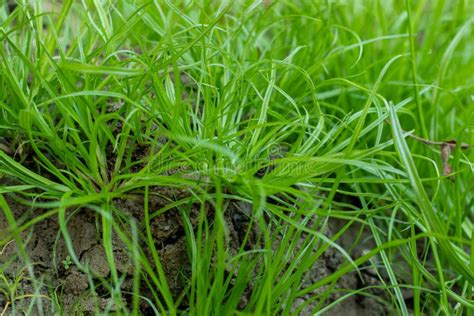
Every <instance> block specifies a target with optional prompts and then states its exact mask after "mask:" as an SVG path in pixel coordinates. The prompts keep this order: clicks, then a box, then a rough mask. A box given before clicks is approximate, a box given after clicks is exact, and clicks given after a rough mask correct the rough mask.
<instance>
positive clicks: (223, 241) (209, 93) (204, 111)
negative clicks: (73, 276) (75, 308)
mask: <svg viewBox="0 0 474 316" xmlns="http://www.w3.org/2000/svg"><path fill="white" fill-rule="evenodd" d="M473 13H474V3H473V2H472V1H463V0H458V1H410V0H407V1H405V2H403V1H382V0H371V1H343V0H340V1H296V2H295V1H283V0H282V1H274V2H272V1H266V2H261V1H234V2H228V1H176V2H175V1H82V2H81V1H63V2H62V3H61V4H59V3H54V2H48V1H37V2H35V3H33V4H30V5H26V4H20V5H19V6H18V7H17V8H16V9H15V10H14V11H13V12H11V13H10V14H9V13H8V10H7V6H3V7H2V8H1V9H0V39H1V43H2V48H1V49H0V113H1V115H0V176H1V177H2V178H3V179H8V182H5V183H8V184H5V185H3V186H2V187H1V188H0V208H1V209H2V211H3V213H4V215H5V216H6V218H7V219H8V223H9V231H8V233H7V234H5V236H3V239H2V240H1V241H0V249H1V248H2V247H4V246H5V245H6V244H7V243H8V242H11V240H16V242H17V243H18V244H20V245H21V244H22V240H21V237H20V234H21V232H22V231H25V230H26V229H28V228H29V227H31V226H32V225H34V224H36V223H38V222H39V221H42V220H48V218H49V217H57V218H58V221H59V223H60V233H61V236H62V238H64V239H65V240H66V243H67V245H68V249H69V250H70V258H71V260H72V265H75V266H76V267H79V268H80V269H81V270H82V271H88V269H89V268H88V267H87V266H84V265H83V263H81V262H80V260H79V258H78V257H77V254H75V253H74V249H73V247H72V241H71V240H70V237H69V232H68V226H67V222H68V221H69V220H70V218H71V216H73V215H71V212H75V211H80V210H81V209H84V208H87V209H91V210H93V211H94V212H95V213H96V214H97V216H98V219H99V220H98V222H99V223H100V225H101V228H100V231H101V234H102V235H101V239H102V243H103V246H104V249H105V255H106V257H107V262H108V263H109V266H110V270H111V273H110V278H109V279H105V280H102V285H104V284H105V285H106V288H107V289H108V295H109V296H110V297H112V298H113V301H114V302H115V307H114V308H116V309H118V310H119V311H120V312H122V313H125V314H127V313H133V314H138V313H139V305H140V301H142V300H147V301H148V302H149V305H150V306H152V309H153V310H154V311H155V312H159V313H169V314H173V315H174V314H179V313H182V312H184V311H185V310H186V312H187V313H190V314H193V315H208V314H216V315H230V314H233V313H236V311H237V310H239V309H240V312H241V313H243V314H246V313H251V314H256V315H261V314H276V313H282V314H291V313H298V312H299V311H302V310H303V309H304V308H305V307H308V306H312V309H313V310H314V312H317V311H328V310H331V308H332V307H334V306H335V305H336V304H337V303H339V302H340V301H343V300H344V299H347V298H348V297H351V296H353V295H364V292H366V290H367V293H368V288H369V286H368V288H367V289H365V288H363V289H361V290H360V291H359V292H356V291H349V292H348V293H345V294H346V295H344V296H341V297H340V298H339V299H338V300H336V301H335V302H333V303H332V304H330V303H331V302H330V300H328V297H329V295H330V294H331V291H335V289H334V284H335V283H336V282H337V281H338V280H339V279H340V278H341V277H344V275H347V274H348V273H350V272H352V271H357V270H358V269H360V268H361V267H362V266H363V265H372V267H373V269H375V271H377V273H378V274H379V276H380V279H381V282H382V284H383V285H381V286H379V288H380V289H381V290H382V291H383V292H384V293H386V294H387V295H388V296H387V297H389V298H390V299H389V300H386V301H384V304H385V305H386V307H387V309H388V310H391V311H392V312H396V313H400V314H405V315H406V314H408V313H409V312H414V313H415V314H420V313H425V314H437V313H441V314H443V313H446V314H456V315H463V314H472V312H473V310H474V301H473V299H472V288H473V286H474V255H473V252H472V249H473V246H474V236H473V234H472V231H473V219H474V216H473V214H474V202H473V192H474V191H473V188H474V176H473V164H472V161H473V160H474V156H473V152H472V150H470V149H464V148H462V146H460V145H459V146H455V145H454V146H451V145H450V146H449V148H450V149H451V150H450V153H449V154H450V155H449V161H444V163H445V164H447V163H449V166H450V167H451V170H452V173H451V174H444V173H443V168H444V167H443V160H442V158H441V154H442V148H443V147H442V146H439V145H434V144H427V143H426V142H425V143H424V142H420V141H419V140H417V139H415V138H413V137H410V135H416V136H418V137H421V138H423V139H425V140H427V141H428V142H429V141H438V142H444V141H448V140H454V141H455V144H461V143H466V144H474V133H473V128H474V125H473V124H474V121H473V113H474V76H473V70H474V46H473V45H474V41H473V38H474V31H473V26H474V18H473ZM144 149H146V150H144ZM141 151H143V152H144V154H139V153H140V152H141ZM263 171H265V172H263ZM263 173H264V174H263ZM0 180H2V179H0ZM156 187H159V188H170V189H172V190H175V191H185V192H188V193H189V194H187V195H185V197H182V198H173V197H170V199H169V205H168V206H167V207H165V208H163V209H150V207H149V204H148V202H147V201H148V197H149V196H150V195H151V194H154V192H155V191H154V188H156ZM131 193H139V194H142V195H143V196H144V200H145V204H144V209H143V212H144V214H145V215H144V216H145V221H144V223H137V222H136V221H134V220H133V219H130V217H129V216H127V215H126V214H124V213H123V210H120V209H119V208H117V207H116V206H115V204H114V201H115V200H117V199H121V198H127V196H128V194H131ZM3 196H12V197H14V198H15V199H17V200H19V201H21V202H22V203H24V204H27V205H29V206H30V207H31V208H34V209H43V210H44V212H43V213H42V214H43V215H41V216H40V217H30V218H26V219H25V218H22V219H21V220H20V219H18V218H14V216H13V212H12V210H11V209H10V207H9V205H8V203H7V200H6V199H5V198H4V197H3ZM231 200H233V201H241V202H242V203H243V204H245V205H250V206H249V207H250V209H249V210H250V211H249V216H250V220H251V222H252V223H254V224H255V225H256V226H257V227H258V230H259V244H258V247H256V246H254V247H253V249H250V250H249V249H248V247H246V246H245V245H246V244H247V243H248V239H247V240H245V241H244V243H243V244H242V245H241V246H240V248H239V249H238V251H237V252H236V253H232V252H231V251H230V250H229V245H228V239H229V236H228V234H229V231H228V228H227V227H226V224H225V219H224V216H225V214H226V212H230V211H232V209H231V208H230V204H229V201H231ZM191 205H199V206H200V207H199V219H198V224H197V226H196V227H194V226H193V224H192V221H191V218H190V215H191V213H190V212H191V211H190V209H191ZM170 209H177V210H179V213H180V215H181V217H182V219H183V223H184V227H185V231H186V241H187V247H188V255H189V258H190V261H191V267H192V273H191V277H190V279H189V280H188V281H189V285H188V287H187V288H186V289H185V291H184V292H183V293H182V295H180V296H178V297H175V296H174V295H173V294H172V293H171V290H170V287H169V280H167V279H166V277H165V272H164V271H163V268H162V265H161V262H160V260H161V259H160V255H159V251H158V250H157V249H156V248H155V243H154V241H153V236H152V233H151V229H150V219H151V218H153V217H156V216H157V215H159V214H163V213H164V212H168V211H169V210H170ZM210 209H212V214H213V216H212V217H213V218H212V220H210V219H209V218H208V214H209V212H210V211H209V210H210ZM334 219H339V220H344V223H345V225H344V226H343V229H342V230H341V231H339V232H335V234H333V235H329V236H328V235H327V234H326V233H325V232H326V228H327V226H328V225H329V224H328V223H329V222H330V221H332V220H334ZM356 223H358V224H361V228H360V232H362V230H364V229H365V230H368V231H370V234H371V239H373V241H374V242H375V246H374V248H373V249H367V251H366V252H365V253H364V254H363V255H361V256H360V257H357V258H353V257H351V254H350V250H348V249H343V248H342V247H341V246H340V245H339V244H338V240H339V238H341V236H343V234H344V233H345V232H346V231H347V230H348V229H349V227H351V225H353V224H356ZM141 224H143V225H144V226H143V229H141V227H142V226H140V225H141ZM115 234H117V235H118V236H119V237H120V239H121V240H122V241H123V242H124V243H125V244H126V245H127V246H128V247H129V249H131V258H132V262H133V271H134V277H133V282H134V286H133V293H131V294H130V293H122V290H121V282H122V275H121V273H120V272H119V271H118V270H117V267H116V260H115V258H114V253H113V249H112V248H113V245H112V236H113V235H115ZM354 237H355V238H354V240H353V242H354V245H356V244H357V243H358V242H360V240H359V237H360V236H354ZM145 248H146V249H151V250H150V251H151V254H152V260H150V258H148V257H147V256H146V255H145ZM330 248H333V249H336V250H337V251H338V252H340V253H341V254H342V256H343V257H344V258H345V262H344V264H343V265H342V266H341V268H340V269H338V270H336V271H334V272H333V273H332V274H330V275H327V276H324V278H322V279H319V280H317V281H316V282H314V283H313V284H311V285H310V286H309V287H304V286H303V283H304V282H303V281H304V279H305V273H306V272H307V271H308V270H309V269H310V268H311V267H312V266H314V265H315V264H316V263H317V262H318V260H321V256H322V255H323V254H324V252H325V251H327V250H328V249H330ZM19 249H20V253H19V255H20V256H21V257H22V258H23V260H24V264H25V267H26V271H27V272H25V274H24V275H25V277H29V278H31V279H32V280H33V283H34V285H35V288H36V290H35V291H36V292H35V293H29V295H30V296H31V297H37V298H38V299H36V300H32V303H31V309H32V310H33V309H35V310H38V311H42V310H43V309H44V308H45V307H44V306H42V305H44V304H45V303H44V302H50V304H51V307H50V308H52V309H53V310H56V311H60V310H61V308H62V307H61V298H60V297H56V298H55V297H54V295H55V294H54V293H50V295H49V298H50V300H49V301H43V303H39V302H40V300H39V298H40V297H41V295H44V294H41V293H42V292H41V288H42V287H43V282H42V280H41V278H39V277H38V275H37V274H35V273H34V270H33V266H34V265H33V263H32V262H31V261H30V260H29V259H28V254H27V253H26V251H25V249H24V247H21V246H20V247H19ZM0 264H1V265H0V279H3V280H4V281H5V282H6V283H8V282H10V281H8V280H6V278H1V276H2V273H3V272H2V269H3V268H5V265H6V263H5V264H4V263H0ZM58 264H61V263H58ZM2 267H3V268H2ZM401 268H402V269H409V271H405V272H406V273H404V274H403V275H404V276H405V275H408V276H409V277H402V275H401V274H400V271H399V270H400V269H401ZM28 273H29V275H28ZM382 275H383V276H382ZM7 281H8V282H7ZM143 284H145V285H146V288H147V289H148V291H149V294H150V295H148V296H147V297H146V298H144V293H141V291H142V290H143ZM250 285H251V288H252V290H251V293H250V295H248V302H247V303H246V304H245V306H243V307H241V306H240V307H239V303H240V299H241V297H242V295H243V293H244V292H245V291H246V289H248V288H249V286H250ZM317 289H319V291H315V290H317ZM321 289H323V290H321ZM406 289H410V290H412V291H413V300H412V302H410V303H409V304H408V303H407V301H406V300H405V299H404V297H403V293H402V290H406ZM0 290H2V291H6V292H8V297H10V298H11V299H10V306H8V307H7V309H8V311H9V312H10V311H13V313H15V308H16V307H15V302H16V301H17V300H19V299H20V298H16V297H15V295H16V294H15V293H16V292H15V290H14V285H13V284H9V285H7V286H4V285H0ZM124 295H127V296H128V295H131V297H133V304H131V305H128V306H126V305H125V304H123V303H122V302H123V297H124ZM304 295H309V298H308V296H306V297H307V298H306V299H305V301H304V303H303V304H301V305H299V307H298V306H297V305H295V302H297V301H298V298H299V297H303V296H304ZM185 302H186V303H185ZM328 304H329V305H328ZM183 306H184V307H183ZM109 308H111V306H109Z"/></svg>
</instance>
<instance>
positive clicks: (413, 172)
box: [386, 104, 474, 306]
mask: <svg viewBox="0 0 474 316" xmlns="http://www.w3.org/2000/svg"><path fill="white" fill-rule="evenodd" d="M386 105H387V107H388V111H389V113H390V120H391V121H392V124H391V126H392V133H393V139H394V142H395V147H396V149H397V152H398V155H399V157H400V159H401V161H402V162H403V164H404V165H405V168H406V171H407V176H408V178H409V180H410V183H411V187H412V189H413V191H414V193H415V196H416V198H417V204H418V206H419V207H420V209H421V213H422V216H423V218H424V220H425V222H426V223H427V225H428V229H430V230H431V231H433V232H434V233H436V234H440V235H446V232H447V231H448V229H447V228H445V227H443V224H442V222H441V220H440V218H439V217H438V215H437V214H436V211H435V209H434V207H433V205H432V204H431V201H430V199H429V198H428V195H427V194H426V192H425V189H424V187H423V183H422V182H421V179H420V177H419V175H418V171H417V169H416V165H415V162H414V160H413V157H412V155H411V153H410V150H409V148H408V145H407V143H406V141H405V138H404V136H403V131H402V128H401V126H400V122H399V120H398V116H397V114H396V112H395V110H394V108H393V104H386ZM436 242H437V243H438V245H439V246H440V248H441V251H442V252H443V254H444V255H445V258H446V259H447V261H448V262H449V263H450V264H451V265H452V266H453V268H454V269H455V270H456V271H457V272H458V273H460V274H461V275H462V276H463V277H464V278H465V279H466V280H467V281H468V282H470V283H474V274H473V273H472V272H471V270H470V269H469V268H468V266H467V265H466V263H465V262H463V261H462V260H461V258H460V257H459V255H458V254H457V252H456V250H455V249H454V247H453V245H452V244H451V243H450V242H449V241H448V240H446V239H443V238H437V239H436ZM430 243H431V245H432V250H433V252H434V254H436V252H437V250H436V249H437V248H436V243H435V240H434V238H430ZM459 251H460V250H459ZM435 262H436V266H437V269H438V273H439V278H440V283H441V287H442V291H443V292H444V294H443V295H446V291H445V289H444V286H443V285H444V276H443V267H442V266H441V263H440V262H439V258H438V257H437V256H436V255H435ZM446 300H447V299H446V297H445V306H448V303H447V301H446Z"/></svg>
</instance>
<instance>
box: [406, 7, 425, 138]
mask: <svg viewBox="0 0 474 316" xmlns="http://www.w3.org/2000/svg"><path fill="white" fill-rule="evenodd" d="M405 5H406V10H407V15H408V32H409V34H410V37H409V43H410V57H411V58H410V61H411V63H410V64H411V75H412V77H413V78H412V79H413V93H414V94H415V103H416V108H417V110H418V111H417V113H418V123H419V124H420V126H421V133H422V135H423V138H428V137H429V136H428V130H427V129H426V123H425V117H424V114H423V107H422V104H421V97H420V93H419V91H418V82H417V73H416V55H415V34H413V22H412V17H411V0H405Z"/></svg>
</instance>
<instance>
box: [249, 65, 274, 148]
mask: <svg viewBox="0 0 474 316" xmlns="http://www.w3.org/2000/svg"><path fill="white" fill-rule="evenodd" d="M275 81H276V71H275V68H272V70H271V73H270V81H269V82H268V87H267V90H266V91H265V96H264V97H263V103H262V106H261V108H260V113H259V116H258V121H257V123H256V125H257V126H262V124H263V123H264V122H265V121H266V119H267V112H268V107H269V104H270V99H271V97H272V93H273V89H274V86H275ZM261 130H262V127H257V128H255V130H254V132H253V134H252V138H251V139H250V143H249V148H253V150H251V151H250V153H249V155H250V157H254V156H255V155H256V152H255V151H256V150H259V148H260V147H258V146H256V145H255V144H256V142H257V139H258V138H259V136H260V132H261Z"/></svg>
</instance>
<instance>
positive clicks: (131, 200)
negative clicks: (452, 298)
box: [0, 188, 409, 315]
mask: <svg viewBox="0 0 474 316" xmlns="http://www.w3.org/2000/svg"><path fill="white" fill-rule="evenodd" d="M167 190H168V191H169V190H170V189H163V190H162V192H160V189H159V188H154V193H156V194H152V195H151V196H150V200H149V207H150V210H151V211H153V210H159V209H161V208H162V207H164V206H166V205H167V204H168V203H169V196H174V199H176V198H183V197H185V196H186V194H187V193H186V192H184V191H176V190H173V192H172V193H173V194H172V195H171V193H170V192H167ZM158 192H160V193H159V194H158ZM6 199H7V202H8V204H9V205H10V208H11V209H12V211H13V213H14V216H15V218H16V219H17V221H18V222H22V221H24V220H25V219H26V218H31V216H35V215H39V214H41V212H42V211H41V210H31V209H29V208H28V207H25V206H23V205H22V204H20V203H18V202H16V201H15V200H14V199H13V198H12V197H11V196H8V195H7V196H6ZM114 205H115V207H116V208H117V210H119V211H120V212H121V214H126V215H127V216H129V217H130V218H134V219H135V221H136V222H137V223H139V230H141V231H144V228H143V221H144V214H143V209H144V201H143V196H142V195H140V194H135V195H129V196H127V198H123V199H118V200H116V201H114ZM228 208H229V209H230V210H231V211H228V212H226V213H225V222H226V226H227V234H226V239H227V240H226V243H227V245H228V247H229V248H230V249H229V250H230V253H231V254H235V253H236V252H237V249H238V248H239V247H240V246H241V245H242V242H243V240H244V238H245V234H246V232H247V231H248V230H249V229H251V230H250V234H249V236H248V242H247V244H246V245H245V246H244V248H245V249H247V250H248V249H252V248H257V247H258V245H259V241H258V231H257V229H256V227H249V225H250V217H249V215H250V211H251V206H250V205H249V204H246V203H243V202H239V201H230V202H229V204H228ZM71 214H72V213H71ZM71 214H70V215H71ZM198 216H199V206H197V205H196V206H192V207H191V210H190V214H189V218H190V220H191V223H192V225H193V226H195V225H197V222H198ZM208 217H209V218H208V219H209V220H212V211H210V212H209V216H208ZM341 225H343V223H342V222H337V221H333V222H331V225H329V227H328V229H327V231H326V232H325V234H326V236H328V237H331V236H332V235H333V233H334V232H335V231H337V230H338V229H340V227H341ZM7 227H8V225H7V220H6V218H5V215H4V214H3V213H1V214H0V241H1V244H0V245H1V247H0V248H1V251H0V267H1V268H0V271H3V273H4V275H5V276H6V279H7V280H10V281H12V282H13V280H15V278H18V277H20V276H22V277H23V279H22V281H21V282H20V284H19V286H18V288H17V289H16V291H17V293H16V294H17V296H20V295H27V294H28V293H30V294H31V293H34V290H33V289H34V288H35V287H34V284H31V282H30V281H28V273H27V270H26V269H25V262H24V261H23V260H22V259H21V258H19V256H18V254H19V249H18V247H17V245H16V243H15V241H14V240H9V241H8V242H7V243H6V242H5V238H7ZM67 227H68V231H69V235H70V238H71V243H72V248H73V249H74V253H75V254H76V256H77V258H78V259H79V261H80V263H81V264H82V265H84V266H86V267H88V268H89V269H90V270H91V272H92V273H91V275H92V276H93V277H92V278H89V277H88V274H85V273H83V272H82V271H81V270H79V269H77V268H76V267H75V266H74V264H73V263H72V262H70V253H69V251H68V249H67V247H66V243H65V241H64V239H63V237H62V235H61V234H60V233H59V231H60V229H59V224H58V221H57V218H56V217H54V216H53V217H49V218H47V219H46V220H43V221H40V222H38V223H37V224H35V225H34V226H33V227H32V228H30V229H28V230H25V231H23V232H21V234H20V237H21V239H22V240H23V241H24V243H25V244H26V251H27V253H28V256H29V258H30V261H31V262H32V263H34V265H33V266H32V270H33V273H34V274H35V276H36V277H37V278H38V279H40V280H41V281H42V283H43V284H44V285H45V286H43V288H42V292H41V293H40V294H41V295H44V296H45V297H48V296H49V297H51V292H52V290H54V289H56V292H57V293H60V295H59V299H60V300H61V303H62V304H61V305H63V306H64V308H65V312H69V311H75V310H78V311H82V312H89V313H92V312H94V311H96V308H97V307H99V308H101V309H105V308H107V307H108V308H109V310H110V308H111V309H112V310H113V307H111V305H110V303H111V300H110V298H109V297H108V296H107V291H104V290H103V289H102V290H101V288H102V287H101V280H104V279H105V280H107V279H109V278H110V275H111V271H110V268H109V264H108V262H107V257H106V255H105V250H104V247H103V245H102V242H101V235H102V231H101V225H100V220H99V216H97V215H96V213H95V212H94V211H92V210H88V209H81V210H78V211H76V212H75V213H74V214H72V215H71V217H70V219H69V221H68V225H67ZM151 230H152V236H153V239H154V243H155V247H156V249H157V250H158V253H159V256H160V260H161V263H162V265H163V270H164V272H165V275H166V277H167V279H168V281H169V286H170V290H171V292H172V293H173V294H174V296H175V298H176V297H178V296H179V295H180V294H181V293H182V291H183V290H184V289H185V287H186V282H187V281H186V280H187V278H189V277H190V274H191V266H190V261H189V257H188V250H187V245H186V236H185V232H184V223H183V220H182V218H181V215H180V213H179V211H178V210H175V209H171V210H169V211H167V212H165V213H163V214H160V215H157V216H155V217H153V218H152V219H151ZM357 230H358V227H357V225H354V226H353V227H351V228H350V229H349V230H348V231H347V232H346V233H345V234H343V236H342V237H341V238H340V239H339V240H338V242H339V243H340V245H341V246H342V247H344V248H345V249H350V248H351V247H352V243H353V241H354V240H353V239H354V235H355V234H356V233H357ZM364 234H365V236H363V237H362V238H361V240H362V241H363V242H361V243H360V244H358V246H357V247H356V248H354V249H352V252H351V253H350V254H351V256H352V257H353V258H357V257H358V256H361V255H362V254H363V253H364V249H372V248H373V247H374V244H373V241H372V240H370V238H369V237H370V232H367V231H365V232H364V233H363V235H364ZM304 238H306V236H305V235H304V234H302V236H301V242H303V240H304ZM112 245H113V252H114V258H115V262H116V267H117V270H118V272H119V274H120V275H121V276H123V277H124V279H125V281H124V282H123V284H122V289H123V290H124V291H131V289H132V278H133V267H132V263H131V261H130V250H129V249H128V247H127V246H126V245H125V244H124V243H123V242H122V241H121V239H120V238H118V236H117V235H115V234H114V235H113V238H112ZM140 246H141V247H142V249H145V251H146V255H147V257H148V258H149V260H150V262H152V257H151V253H150V251H149V249H148V247H147V246H146V244H144V243H142V244H141V245H140ZM68 260H69V263H68ZM344 263H345V258H344V257H343V255H342V254H341V253H340V252H339V251H337V250H335V249H334V248H328V249H327V250H326V251H325V252H324V254H323V255H322V257H321V258H320V260H318V261H317V262H316V264H315V265H314V266H313V267H312V268H311V269H310V270H309V271H308V272H307V273H306V274H305V277H304V281H303V285H302V286H303V288H305V287H308V286H310V285H312V284H314V283H315V282H316V281H318V280H320V279H322V278H324V277H326V276H328V275H330V274H332V273H333V272H334V271H336V270H337V269H339V268H340V267H341V266H342V265H343V264H344ZM91 285H94V290H95V291H96V292H97V294H98V297H94V296H92V295H91V293H90V292H91ZM367 285H380V281H379V280H378V278H377V276H376V273H374V272H373V271H371V270H370V269H369V268H368V269H362V270H361V272H360V274H357V273H355V272H353V273H349V274H347V275H345V276H343V277H342V278H341V279H340V280H338V282H337V283H336V284H335V286H334V288H333V290H332V291H331V293H333V294H331V295H330V296H329V297H328V298H327V301H326V303H325V304H328V303H330V302H333V301H335V300H337V299H338V298H340V297H341V296H342V295H344V294H345V292H344V291H343V290H357V289H360V288H363V287H365V286H367ZM5 287H8V285H5V284H3V285H1V286H0V288H2V289H4V288H5ZM325 289H326V287H322V288H320V289H317V290H315V291H313V292H311V293H308V294H307V295H306V296H304V297H301V298H299V299H298V301H297V302H296V303H295V304H294V306H293V307H292V308H293V309H294V310H295V309H296V308H297V307H298V305H300V304H303V303H304V302H305V301H306V300H307V299H309V297H313V296H315V295H318V294H321V293H322V292H324V291H325ZM10 290H11V289H10ZM143 290H144V293H146V289H145V288H144V289H143ZM338 290H341V291H338ZM3 292H4V291H3ZM3 292H0V306H6V305H7V303H8V302H9V299H10V298H9V297H8V295H5V294H3ZM336 293H338V294H336ZM369 293H370V294H372V295H374V296H379V297H384V293H382V291H377V290H369ZM101 295H103V296H101ZM250 295H251V287H249V289H247V290H246V292H245V293H244V295H243V297H242V298H241V304H240V307H242V308H243V307H245V304H246V302H247V299H248V298H250ZM407 298H409V294H407ZM40 300H41V301H42V302H43V309H44V312H45V313H47V312H48V311H49V310H50V307H49V306H50V305H51V304H50V302H49V300H48V299H46V298H41V299H40ZM129 300H130V298H129V297H124V304H125V305H127V306H130V303H131V302H130V301H129ZM30 301H31V299H30V298H23V299H22V300H19V301H17V302H16V303H17V304H16V307H17V309H18V310H22V308H25V309H26V308H27V307H28V304H29V303H30ZM184 304H185V302H184ZM315 306H316V305H315V304H312V305H308V306H306V307H305V308H304V309H303V310H302V311H301V313H300V314H301V315H307V314H310V313H311V311H312V310H313V309H314V308H315ZM141 308H142V311H143V312H146V311H149V310H150V309H149V307H148V306H147V304H146V303H145V302H143V303H142V305H141ZM387 312H388V311H387V310H385V309H384V306H383V304H382V303H380V302H379V301H378V300H376V299H374V298H371V297H369V296H362V295H354V296H352V297H349V298H348V299H346V300H344V301H342V302H341V303H340V304H338V305H337V306H336V307H335V308H333V309H331V310H330V311H328V312H327V313H326V315H340V314H348V315H384V314H386V313H387Z"/></svg>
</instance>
